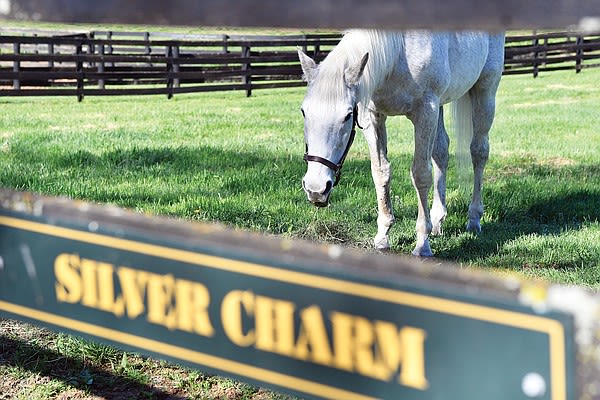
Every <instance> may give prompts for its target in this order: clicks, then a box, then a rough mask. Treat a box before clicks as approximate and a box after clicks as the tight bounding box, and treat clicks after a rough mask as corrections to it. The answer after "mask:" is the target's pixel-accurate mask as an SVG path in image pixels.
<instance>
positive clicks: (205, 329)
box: [175, 280, 214, 336]
mask: <svg viewBox="0 0 600 400" xmlns="http://www.w3.org/2000/svg"><path fill="white" fill-rule="evenodd" d="M175 301H176V303H175V307H176V309H175V310H176V314H177V328H178V329H181V330H184V331H187V332H195V333H197V334H199V335H203V336H212V335H214V329H213V327H212V324H211V322H210V317H209V315H208V306H209V304H210V294H209V293H208V289H206V287H205V286H204V285H201V284H199V283H194V282H191V281H186V280H178V281H176V283H175Z"/></svg>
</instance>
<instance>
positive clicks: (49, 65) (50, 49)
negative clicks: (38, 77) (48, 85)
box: [48, 39, 54, 69]
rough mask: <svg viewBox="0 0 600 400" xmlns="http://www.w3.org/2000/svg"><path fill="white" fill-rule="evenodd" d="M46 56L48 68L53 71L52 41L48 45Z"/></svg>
mask: <svg viewBox="0 0 600 400" xmlns="http://www.w3.org/2000/svg"><path fill="white" fill-rule="evenodd" d="M50 40H52V39H50ZM48 55H49V56H50V57H49V58H48V68H49V69H54V42H52V41H51V42H49V43H48Z"/></svg>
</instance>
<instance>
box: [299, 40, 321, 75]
mask: <svg viewBox="0 0 600 400" xmlns="http://www.w3.org/2000/svg"><path fill="white" fill-rule="evenodd" d="M298 58H299V59H300V65H301V66H302V72H303V73H304V76H303V79H304V80H305V81H306V82H309V83H310V82H311V81H312V80H313V78H314V77H315V72H316V71H317V63H315V61H314V60H313V59H312V58H310V57H309V56H307V55H306V54H305V53H304V52H303V51H302V50H300V48H298Z"/></svg>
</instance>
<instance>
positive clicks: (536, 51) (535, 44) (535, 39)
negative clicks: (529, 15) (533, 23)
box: [533, 31, 540, 78]
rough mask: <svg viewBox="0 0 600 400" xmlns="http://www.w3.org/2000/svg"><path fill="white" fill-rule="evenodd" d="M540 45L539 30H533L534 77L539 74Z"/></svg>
mask: <svg viewBox="0 0 600 400" xmlns="http://www.w3.org/2000/svg"><path fill="white" fill-rule="evenodd" d="M539 45H540V40H539V38H538V35H537V32H536V31H533V77H534V78H537V76H538V54H539Z"/></svg>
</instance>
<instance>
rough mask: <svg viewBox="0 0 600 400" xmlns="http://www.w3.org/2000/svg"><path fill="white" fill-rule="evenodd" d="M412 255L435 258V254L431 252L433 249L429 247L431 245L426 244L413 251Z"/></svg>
mask: <svg viewBox="0 0 600 400" xmlns="http://www.w3.org/2000/svg"><path fill="white" fill-rule="evenodd" d="M412 255H413V256H417V257H433V252H432V251H431V247H429V243H425V244H423V245H421V246H419V245H417V246H416V247H415V249H414V250H413V251H412Z"/></svg>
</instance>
